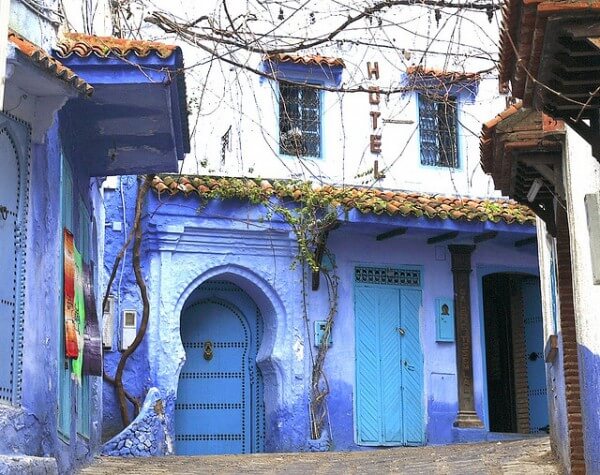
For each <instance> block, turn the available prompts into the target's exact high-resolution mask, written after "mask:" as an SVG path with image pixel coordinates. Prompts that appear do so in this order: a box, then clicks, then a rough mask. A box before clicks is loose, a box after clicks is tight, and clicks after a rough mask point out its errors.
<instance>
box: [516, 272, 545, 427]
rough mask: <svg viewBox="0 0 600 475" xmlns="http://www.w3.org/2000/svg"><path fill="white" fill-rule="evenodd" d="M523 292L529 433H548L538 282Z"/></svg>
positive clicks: (531, 282) (526, 284) (531, 281)
mask: <svg viewBox="0 0 600 475" xmlns="http://www.w3.org/2000/svg"><path fill="white" fill-rule="evenodd" d="M522 292H523V318H524V326H525V358H527V383H528V396H529V431H530V432H532V433H535V432H541V431H547V430H548V428H549V425H548V424H549V421H548V397H547V389H546V363H545V361H544V329H543V321H542V301H541V295H540V283H539V280H538V279H537V278H527V279H524V280H523V284H522Z"/></svg>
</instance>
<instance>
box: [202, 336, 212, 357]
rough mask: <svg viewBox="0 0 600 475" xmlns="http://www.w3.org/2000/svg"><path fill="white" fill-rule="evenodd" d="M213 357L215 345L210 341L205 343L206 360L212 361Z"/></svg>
mask: <svg viewBox="0 0 600 475" xmlns="http://www.w3.org/2000/svg"><path fill="white" fill-rule="evenodd" d="M212 357H213V344H212V342H211V341H210V340H207V341H206V342H205V343H204V359H205V360H206V361H210V360H212Z"/></svg>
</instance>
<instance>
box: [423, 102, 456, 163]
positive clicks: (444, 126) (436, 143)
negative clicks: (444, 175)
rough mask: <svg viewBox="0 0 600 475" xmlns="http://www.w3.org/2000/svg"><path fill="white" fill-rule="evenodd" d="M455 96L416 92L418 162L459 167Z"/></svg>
mask: <svg viewBox="0 0 600 475" xmlns="http://www.w3.org/2000/svg"><path fill="white" fill-rule="evenodd" d="M456 104H457V103H456V98H455V97H441V96H438V97H427V96H424V95H419V131H420V135H421V164H422V165H428V166H434V167H448V168H458V166H459V164H458V148H457V135H456Z"/></svg>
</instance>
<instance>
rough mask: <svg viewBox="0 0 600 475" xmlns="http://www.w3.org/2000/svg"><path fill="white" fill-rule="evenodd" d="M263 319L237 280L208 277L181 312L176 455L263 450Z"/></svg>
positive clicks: (176, 408) (176, 409)
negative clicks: (260, 358) (260, 365)
mask: <svg viewBox="0 0 600 475" xmlns="http://www.w3.org/2000/svg"><path fill="white" fill-rule="evenodd" d="M262 334H263V321H262V316H261V313H260V311H259V309H258V307H257V305H256V303H255V302H254V301H253V300H252V299H251V298H250V297H249V296H248V294H246V292H244V291H243V290H242V289H241V288H239V287H238V286H237V285H235V284H233V283H230V282H226V281H220V280H209V281H207V282H205V283H203V284H202V285H201V286H200V287H198V288H197V289H196V290H195V291H194V292H193V293H192V294H191V295H190V297H189V298H188V299H187V301H186V304H185V305H184V307H183V310H182V312H181V340H182V343H183V347H184V350H185V353H186V361H185V364H184V365H183V368H182V370H181V372H180V374H179V384H178V391H177V401H176V403H175V452H176V453H177V454H178V455H205V454H236V453H252V452H261V451H262V450H263V444H264V403H263V381H262V374H261V372H260V369H259V368H258V366H257V364H256V356H257V353H258V350H259V348H260V344H261V341H262Z"/></svg>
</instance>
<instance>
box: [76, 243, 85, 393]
mask: <svg viewBox="0 0 600 475" xmlns="http://www.w3.org/2000/svg"><path fill="white" fill-rule="evenodd" d="M74 256H75V317H76V318H75V321H76V323H77V342H78V347H79V355H78V356H77V359H75V360H73V375H74V376H75V380H76V381H77V382H79V383H81V374H82V369H83V352H84V347H83V332H84V330H85V299H84V297H83V259H82V258H81V254H80V253H79V251H78V250H77V248H76V247H74Z"/></svg>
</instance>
